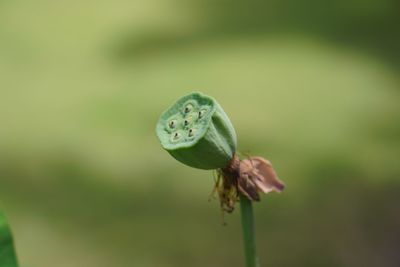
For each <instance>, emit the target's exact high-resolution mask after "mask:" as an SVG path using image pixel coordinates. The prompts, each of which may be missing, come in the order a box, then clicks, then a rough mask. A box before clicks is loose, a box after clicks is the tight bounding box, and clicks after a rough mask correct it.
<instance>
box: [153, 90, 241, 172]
mask: <svg viewBox="0 0 400 267" xmlns="http://www.w3.org/2000/svg"><path fill="white" fill-rule="evenodd" d="M156 133H157V136H158V138H159V139H160V142H161V145H162V147H163V148H164V149H165V150H167V151H168V152H169V153H170V154H171V155H172V156H173V157H174V158H175V159H177V160H178V161H180V162H182V163H183V164H186V165H188V166H191V167H194V168H198V169H204V170H211V169H218V168H222V167H225V166H226V165H227V164H228V163H229V162H230V161H231V160H232V158H233V156H234V154H235V151H236V133H235V129H234V128H233V126H232V123H231V121H230V120H229V118H228V116H227V115H226V114H225V112H224V110H223V109H222V108H221V106H220V105H219V104H218V102H217V101H216V100H215V99H214V98H212V97H209V96H206V95H203V94H201V93H198V92H194V93H191V94H189V95H187V96H184V97H182V98H180V99H179V100H178V101H176V103H175V104H173V105H172V106H171V107H170V108H169V109H167V110H166V111H165V112H164V113H163V114H162V115H161V117H160V119H159V121H158V123H157V127H156Z"/></svg>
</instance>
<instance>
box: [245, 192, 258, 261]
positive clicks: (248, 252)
mask: <svg viewBox="0 0 400 267" xmlns="http://www.w3.org/2000/svg"><path fill="white" fill-rule="evenodd" d="M240 209H241V216H242V229H243V245H244V255H245V258H246V267H259V266H260V265H259V262H258V257H257V252H256V240H255V239H256V238H255V227H254V215H253V206H252V202H251V200H249V199H248V198H247V197H245V196H243V195H240Z"/></svg>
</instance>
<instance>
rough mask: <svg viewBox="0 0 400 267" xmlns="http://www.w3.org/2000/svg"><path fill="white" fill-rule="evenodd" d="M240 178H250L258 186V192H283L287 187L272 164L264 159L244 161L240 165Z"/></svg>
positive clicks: (252, 158)
mask: <svg viewBox="0 0 400 267" xmlns="http://www.w3.org/2000/svg"><path fill="white" fill-rule="evenodd" d="M240 176H241V177H242V176H243V177H244V176H248V178H249V179H250V180H251V181H252V182H253V183H254V184H255V185H256V187H257V190H258V191H260V192H263V193H269V192H271V191H276V192H281V191H282V190H283V189H284V187H285V185H284V183H283V182H282V181H281V180H280V179H279V178H278V176H277V174H276V172H275V171H274V169H273V168H272V164H271V162H269V161H268V160H266V159H264V158H262V157H250V158H249V159H245V160H242V161H241V163H240Z"/></svg>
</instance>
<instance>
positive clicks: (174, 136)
mask: <svg viewBox="0 0 400 267" xmlns="http://www.w3.org/2000/svg"><path fill="white" fill-rule="evenodd" d="M180 138H181V134H180V133H179V132H175V133H173V134H172V135H171V142H173V143H175V142H178V141H179V139H180Z"/></svg>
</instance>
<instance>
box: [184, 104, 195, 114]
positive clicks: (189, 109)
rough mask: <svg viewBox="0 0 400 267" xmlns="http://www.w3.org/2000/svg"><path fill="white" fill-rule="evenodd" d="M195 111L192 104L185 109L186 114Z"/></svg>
mask: <svg viewBox="0 0 400 267" xmlns="http://www.w3.org/2000/svg"><path fill="white" fill-rule="evenodd" d="M192 110H193V105H192V104H187V105H186V107H185V110H184V111H185V113H190V112H192Z"/></svg>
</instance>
